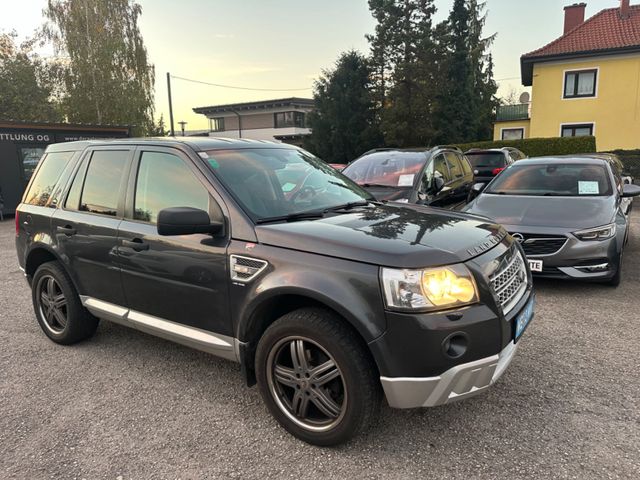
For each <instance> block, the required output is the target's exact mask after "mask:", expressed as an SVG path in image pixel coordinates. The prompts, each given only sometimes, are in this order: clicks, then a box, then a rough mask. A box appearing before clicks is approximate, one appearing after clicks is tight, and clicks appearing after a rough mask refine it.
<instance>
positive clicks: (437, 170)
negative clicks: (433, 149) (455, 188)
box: [433, 154, 451, 183]
mask: <svg viewBox="0 0 640 480" xmlns="http://www.w3.org/2000/svg"><path fill="white" fill-rule="evenodd" d="M433 170H434V176H436V177H440V178H442V179H443V180H444V183H449V182H450V181H451V175H450V174H449V167H447V161H446V160H445V158H444V155H443V154H439V155H438V156H436V158H435V159H434V161H433Z"/></svg>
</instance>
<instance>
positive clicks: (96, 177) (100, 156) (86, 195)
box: [80, 150, 129, 217]
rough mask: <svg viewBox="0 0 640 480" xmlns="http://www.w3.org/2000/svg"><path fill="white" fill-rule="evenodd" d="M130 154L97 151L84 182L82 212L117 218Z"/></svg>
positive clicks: (125, 152)
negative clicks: (125, 169) (122, 183)
mask: <svg viewBox="0 0 640 480" xmlns="http://www.w3.org/2000/svg"><path fill="white" fill-rule="evenodd" d="M128 155H129V152H127V151H118V150H104V151H95V152H93V155H92V156H91V162H90V163H89V168H88V169H87V176H86V178H85V180H84V188H83V189H82V197H81V200H80V210H82V211H85V212H91V213H100V214H102V215H110V216H114V217H115V216H116V215H117V212H118V198H119V196H120V184H121V182H122V176H123V174H124V168H125V166H126V164H127V157H128Z"/></svg>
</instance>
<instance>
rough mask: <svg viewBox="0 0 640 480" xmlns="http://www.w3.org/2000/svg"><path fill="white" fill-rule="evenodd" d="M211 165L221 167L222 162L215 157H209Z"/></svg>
mask: <svg viewBox="0 0 640 480" xmlns="http://www.w3.org/2000/svg"><path fill="white" fill-rule="evenodd" d="M208 161H209V165H211V168H220V164H219V163H218V162H216V159H215V158H209V159H208Z"/></svg>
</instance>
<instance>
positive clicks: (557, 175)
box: [485, 163, 612, 197]
mask: <svg viewBox="0 0 640 480" xmlns="http://www.w3.org/2000/svg"><path fill="white" fill-rule="evenodd" d="M485 193H490V194H497V195H539V196H568V197H576V196H608V195H611V194H612V189H611V183H610V182H609V176H608V174H607V171H606V170H605V168H604V167H603V166H601V165H594V164H563V163H545V164H537V165H535V164H534V165H522V164H519V165H518V164H514V165H513V166H512V167H510V168H508V169H506V170H505V171H504V172H502V174H501V175H499V176H498V177H496V179H495V180H494V181H493V182H491V183H490V184H489V187H488V188H487V189H486V190H485Z"/></svg>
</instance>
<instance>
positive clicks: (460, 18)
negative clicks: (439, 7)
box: [434, 0, 498, 143]
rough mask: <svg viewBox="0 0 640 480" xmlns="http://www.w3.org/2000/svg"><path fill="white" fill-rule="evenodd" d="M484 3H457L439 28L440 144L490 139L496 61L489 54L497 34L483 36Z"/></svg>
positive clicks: (465, 0) (437, 116)
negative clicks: (442, 55) (441, 60)
mask: <svg viewBox="0 0 640 480" xmlns="http://www.w3.org/2000/svg"><path fill="white" fill-rule="evenodd" d="M484 8H485V5H484V3H478V2H477V0H454V3H453V8H452V10H451V13H450V15H449V18H448V20H447V21H446V22H445V23H444V24H443V25H441V26H440V28H439V36H440V38H439V42H440V44H441V45H442V46H443V48H444V49H445V52H446V53H445V56H446V59H445V61H444V63H443V68H442V72H443V76H442V78H445V79H447V81H446V82H443V83H442V85H441V87H440V93H439V95H438V101H437V106H436V109H435V111H434V118H435V121H436V126H437V130H438V135H437V140H438V142H439V143H461V142H468V141H474V140H481V139H485V138H490V137H491V132H492V125H491V124H492V121H493V117H494V111H495V108H496V106H497V103H498V101H497V99H496V97H495V94H496V91H497V85H496V83H495V81H494V80H493V61H492V58H491V55H490V54H488V50H489V47H490V46H491V43H492V42H493V40H494V38H495V35H492V36H490V37H487V38H483V37H482V30H483V28H484V24H485V19H486V17H485V15H484V13H483V12H484Z"/></svg>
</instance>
